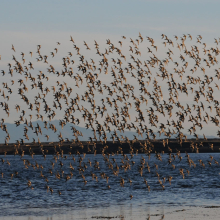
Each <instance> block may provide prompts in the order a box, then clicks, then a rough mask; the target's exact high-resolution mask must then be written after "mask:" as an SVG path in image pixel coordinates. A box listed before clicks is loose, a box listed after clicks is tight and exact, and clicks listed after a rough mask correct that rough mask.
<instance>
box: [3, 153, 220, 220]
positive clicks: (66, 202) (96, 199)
mask: <svg viewBox="0 0 220 220" xmlns="http://www.w3.org/2000/svg"><path fill="white" fill-rule="evenodd" d="M64 156H67V157H66V159H65V158H64V157H63V158H61V157H59V159H58V160H57V162H56V163H55V160H54V157H53V155H47V157H46V159H45V160H44V158H43V157H42V156H40V155H35V156H34V158H33V159H32V158H31V157H30V156H28V155H25V156H24V157H23V158H21V157H20V156H9V155H7V156H6V157H5V156H0V158H2V159H3V160H4V161H5V162H4V163H2V162H0V172H3V173H4V174H3V178H2V177H1V176H0V185H1V187H0V207H1V208H0V209H1V212H0V219H19V216H20V218H21V219H96V218H103V219H104V218H106V219H107V217H108V218H110V217H112V218H113V217H114V218H116V219H146V218H147V217H148V216H150V215H151V219H153V218H155V219H161V216H162V215H165V216H166V215H168V214H169V213H174V212H175V211H176V210H177V211H178V210H179V211H180V212H183V213H184V212H185V211H181V210H183V209H184V210H191V209H193V210H194V209H195V208H201V207H203V208H205V207H206V209H207V208H208V207H207V206H217V207H214V208H216V210H217V211H216V212H217V213H219V211H218V210H220V208H219V209H218V206H219V204H220V190H219V187H220V183H219V177H220V176H219V173H220V167H219V166H218V165H217V164H215V163H214V160H216V161H218V162H220V161H219V159H220V154H219V153H213V154H212V156H213V160H212V161H211V163H212V165H211V166H210V165H209V164H208V161H210V154H189V156H190V158H191V159H192V160H193V161H194V163H195V164H196V167H194V166H191V167H190V166H189V164H188V163H187V157H185V154H182V155H181V156H182V157H183V158H182V160H181V161H180V160H179V159H178V158H177V157H176V159H175V160H173V161H172V164H174V165H175V169H173V167H172V166H171V165H170V164H168V158H169V156H168V155H167V154H164V155H162V161H160V160H158V159H157V158H156V157H155V154H151V157H150V159H149V157H148V156H147V155H144V154H138V155H134V157H133V158H130V155H128V158H129V161H128V160H125V159H124V157H123V156H122V155H118V156H114V157H113V156H110V157H109V161H111V163H112V164H113V167H114V170H116V169H115V167H116V163H117V165H118V166H119V167H120V166H121V165H124V164H123V163H122V160H121V159H123V161H124V163H126V162H128V163H129V164H131V161H134V162H135V164H134V165H133V166H132V165H131V166H130V169H128V170H127V171H125V170H124V169H123V168H121V167H120V169H119V174H118V176H116V175H113V171H112V169H109V168H108V164H109V162H107V161H104V159H103V156H102V155H96V156H94V155H86V156H85V158H83V155H81V157H82V158H83V160H82V162H81V165H82V167H84V163H85V165H86V166H87V168H84V172H81V174H83V175H84V177H85V180H86V181H87V183H86V184H84V181H83V178H82V175H81V174H80V173H79V170H78V169H79V162H78V160H79V158H80V157H79V156H76V155H74V157H75V162H74V160H73V159H72V156H70V155H64ZM112 158H115V159H116V162H113V160H112ZM142 158H144V159H145V169H144V170H143V174H142V176H141V175H140V173H139V172H138V170H139V167H140V165H141V162H140V161H141V159H142ZM24 159H25V160H28V161H29V162H30V164H31V165H36V163H37V164H39V165H42V166H43V168H40V167H39V168H36V166H34V168H33V167H32V166H28V168H25V166H24V162H23V160H24ZM88 159H90V161H91V162H92V166H91V167H90V165H89V164H88ZM172 159H173V157H172ZM198 159H202V161H203V163H204V164H205V167H203V166H201V165H200V164H199V162H198ZM7 160H8V161H9V162H10V166H9V165H8V164H7ZM95 161H98V162H99V167H100V169H96V168H95V167H94V164H95ZM52 162H54V163H55V165H54V168H53V169H52V165H51V163H52ZM146 162H147V163H148V164H149V166H150V172H148V169H147V168H146ZM25 163H26V164H27V162H25ZM60 163H62V164H63V166H62V167H61V165H60ZM70 163H71V164H72V166H73V167H74V170H73V171H72V173H73V176H72V178H71V179H69V180H68V181H66V179H65V177H66V176H67V175H69V174H70V171H71V170H70V166H69V165H70ZM155 163H156V164H157V165H158V170H157V169H156V167H155ZM180 168H183V169H184V174H185V178H184V179H183V178H182V176H181V175H180V173H179V169H180ZM49 169H52V172H53V174H50V173H49ZM186 169H188V170H189V171H190V174H189V175H188V174H187V173H186ZM62 170H63V171H64V173H63V177H62V172H61V171H62ZM16 171H17V172H18V174H17V175H16V174H15V172H16ZM41 171H42V174H43V175H44V177H42V176H40V175H41ZM57 172H58V173H59V174H60V175H61V178H60V179H57V178H56V177H55V175H56V173H57ZM91 172H93V173H95V174H96V175H97V177H98V182H97V181H96V180H95V179H94V180H92V176H91ZM103 172H104V173H105V174H106V175H107V176H108V177H109V180H108V183H107V181H106V179H102V178H101V175H100V174H101V173H103ZM156 172H157V173H158V174H159V175H160V180H161V181H163V179H162V178H163V177H166V182H165V183H164V186H165V189H164V190H162V187H161V185H160V184H159V182H158V177H157V175H156ZM12 173H13V174H14V175H13V177H11V174H12ZM168 176H172V177H173V179H172V181H171V185H170V184H169V182H168V181H167V177H168ZM45 177H47V179H48V183H47V182H46V181H45ZM121 178H123V179H124V182H125V183H124V187H121V186H120V180H121ZM129 178H130V179H131V180H132V184H131V185H130V183H129V182H128V179H129ZM144 178H145V179H146V180H147V183H148V185H149V186H150V191H148V188H147V187H146V184H145V182H144ZM28 180H30V181H31V186H33V188H34V189H31V188H30V187H28V186H27V182H28ZM46 185H48V186H49V187H51V188H52V189H53V193H51V192H50V190H49V191H47V188H46ZM108 185H109V186H110V189H109V188H108V187H107V186H108ZM58 190H59V191H60V192H61V195H60V196H59V194H58ZM131 194H132V195H133V198H132V199H130V197H129V196H130V195H131ZM209 208H211V207H209ZM176 213H178V212H176ZM200 214H201V213H200Z"/></svg>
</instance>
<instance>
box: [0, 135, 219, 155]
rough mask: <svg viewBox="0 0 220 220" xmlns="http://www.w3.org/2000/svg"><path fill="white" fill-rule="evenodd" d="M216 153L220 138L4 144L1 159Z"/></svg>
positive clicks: (1, 149) (0, 147)
mask: <svg viewBox="0 0 220 220" xmlns="http://www.w3.org/2000/svg"><path fill="white" fill-rule="evenodd" d="M178 151H179V152H181V153H185V152H187V153H208V152H210V153H211V152H212V153H214V152H215V153H216V152H220V138H214V139H207V140H204V139H197V140H196V139H187V140H183V141H182V145H180V143H179V141H178V140H176V139H169V140H168V144H167V141H166V140H165V139H163V140H162V139H157V140H137V141H134V140H130V141H129V142H128V141H121V142H118V141H115V142H113V141H107V142H106V143H105V142H101V141H97V142H89V141H80V142H79V143H76V142H71V141H69V142H41V143H23V144H18V143H9V144H7V145H5V144H0V155H3V154H5V152H6V154H9V155H15V154H18V155H21V154H24V155H27V154H31V153H33V154H34V155H42V154H45V155H47V154H48V155H53V154H57V152H58V153H62V154H68V153H69V154H70V153H71V154H79V153H80V154H82V153H88V154H94V153H95V154H101V153H105V154H106V153H107V154H112V153H113V154H117V153H118V154H123V153H125V154H129V153H132V154H135V153H145V154H149V153H155V152H156V153H176V152H178Z"/></svg>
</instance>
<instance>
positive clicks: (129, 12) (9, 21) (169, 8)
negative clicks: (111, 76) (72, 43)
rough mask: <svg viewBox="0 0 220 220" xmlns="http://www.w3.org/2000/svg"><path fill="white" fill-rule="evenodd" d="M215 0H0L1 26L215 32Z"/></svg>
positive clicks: (45, 29) (122, 31) (113, 31)
mask: <svg viewBox="0 0 220 220" xmlns="http://www.w3.org/2000/svg"><path fill="white" fill-rule="evenodd" d="M219 7H220V2H219V1H213V0H212V1H202V0H200V1H199V0H192V1H172V0H170V1H166V0H160V1H159V0H154V1H153V0H152V1H147V0H139V1H131V0H120V1H116V0H112V1H105V0H104V1H103V0H94V1H84V0H82V1H65V0H64V1H58V0H53V1H29V0H26V1H25V0H21V1H17V0H10V1H1V9H0V12H1V14H0V18H1V21H0V25H1V30H5V31H15V32H16V31H25V32H27V33H33V32H69V33H74V32H77V33H82V34H86V33H91V32H92V33H97V34H99V33H105V34H110V35H111V34H114V35H119V36H120V35H122V34H124V35H127V34H128V35H134V34H135V33H138V32H139V31H142V32H143V34H144V35H147V34H150V35H155V36H156V35H157V34H158V35H159V34H160V33H161V32H164V33H166V34H169V33H170V34H183V33H186V32H187V33H188V32H190V33H191V34H192V35H193V34H204V35H208V34H210V33H216V35H218V34H219V28H218V27H219V20H220V19H219V18H220V16H219V12H218V10H219Z"/></svg>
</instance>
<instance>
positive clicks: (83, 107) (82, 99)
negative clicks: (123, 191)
mask: <svg viewBox="0 0 220 220" xmlns="http://www.w3.org/2000/svg"><path fill="white" fill-rule="evenodd" d="M161 41H162V45H159V44H156V43H155V41H154V39H153V38H151V37H146V38H145V37H143V36H142V35H141V34H140V33H139V36H138V37H137V38H136V39H131V38H130V39H128V38H126V37H125V36H122V38H121V39H120V40H119V41H118V42H116V43H114V44H113V43H112V42H111V40H110V39H107V41H106V45H107V48H104V49H103V48H102V47H101V46H99V44H98V43H97V42H96V41H94V45H93V47H94V50H95V52H96V54H95V55H94V57H93V58H91V59H86V55H83V54H81V51H82V50H83V49H84V50H85V51H90V50H92V49H91V48H92V45H88V43H86V42H85V41H84V45H83V47H84V48H83V49H80V48H79V46H78V45H77V44H76V43H75V41H74V39H73V37H72V36H71V37H70V43H71V46H70V47H69V48H70V49H69V50H70V51H69V52H68V53H67V54H66V55H65V56H63V57H62V58H61V64H62V68H61V66H60V65H59V64H57V63H58V62H57V60H56V62H54V64H53V59H55V58H56V56H58V54H59V50H60V47H61V45H62V43H60V42H57V44H56V47H55V48H54V49H53V51H51V52H50V55H44V54H42V52H41V50H42V46H41V45H37V48H36V49H37V50H36V52H35V51H34V52H33V51H29V52H28V54H26V53H24V52H17V50H16V47H15V46H14V45H12V48H11V50H12V53H13V55H12V61H11V62H10V63H8V65H7V66H8V67H7V68H8V69H7V70H6V69H5V70H1V73H2V76H1V79H2V88H1V89H0V93H1V96H0V107H1V117H2V119H1V129H2V131H3V132H4V134H5V146H7V145H9V142H10V138H11V137H10V134H9V131H8V130H7V125H6V124H5V123H6V122H7V117H9V118H10V117H11V116H13V117H15V115H16V114H15V113H16V112H17V114H18V115H19V116H18V119H17V120H15V122H14V123H15V125H16V127H18V129H20V128H19V127H23V129H24V134H23V137H21V138H20V139H19V140H17V142H16V143H14V144H13V146H14V148H15V155H16V154H19V153H18V150H19V149H21V148H22V145H24V143H26V142H31V141H32V140H31V139H30V138H29V136H30V133H31V132H32V135H36V137H37V138H38V140H37V139H36V138H33V141H32V142H33V143H34V144H38V145H39V146H40V148H41V151H42V154H43V156H44V157H45V158H46V152H45V151H44V149H43V145H42V143H41V138H40V137H42V136H43V137H45V138H46V139H47V141H54V145H55V140H50V137H49V135H48V134H43V133H42V128H41V126H40V125H39V123H37V126H36V127H35V126H33V123H32V122H33V120H42V122H43V124H44V128H46V129H47V130H48V129H51V130H52V131H53V132H55V133H57V137H58V143H56V144H58V146H59V149H60V150H58V148H57V149H56V150H55V155H54V161H53V162H52V167H51V168H50V173H51V174H54V175H55V177H56V178H58V179H60V178H62V177H63V178H65V179H66V181H68V180H69V179H71V178H72V176H73V175H72V170H73V167H72V165H71V163H70V167H69V168H70V174H68V175H61V174H60V173H58V172H53V171H52V169H53V167H54V163H59V164H60V166H61V167H62V161H59V156H61V157H62V158H65V157H67V156H65V155H63V154H62V144H63V143H64V142H65V141H68V142H71V143H74V144H78V145H79V146H82V148H83V144H82V142H81V141H80V137H82V136H83V134H82V132H80V131H78V130H77V128H76V125H81V126H84V127H86V128H87V129H91V130H92V131H93V136H92V137H90V138H89V140H88V141H87V143H88V144H89V145H92V146H93V150H94V151H95V146H96V143H97V141H100V142H102V143H103V158H104V160H105V162H106V164H107V165H108V167H109V168H110V169H112V171H113V174H114V175H118V173H119V170H120V169H123V170H127V169H131V167H132V160H131V158H133V156H134V154H135V153H136V152H135V150H134V149H133V148H132V144H133V143H134V142H138V141H139V138H140V137H142V138H143V137H144V139H145V142H144V144H143V143H141V144H142V146H143V147H144V148H145V149H146V151H147V152H148V153H147V154H148V156H150V153H151V150H150V148H149V146H151V143H150V141H151V139H155V138H156V137H157V135H156V133H158V134H159V136H161V135H162V136H163V137H165V138H164V145H166V146H168V145H169V138H171V137H173V136H175V137H176V138H177V140H178V141H179V143H180V145H181V144H182V141H183V140H184V139H186V138H187V135H186V134H184V132H185V131H186V132H189V133H190V134H192V135H194V137H195V138H196V139H198V138H199V136H198V133H197V130H199V131H200V130H202V129H203V127H206V126H210V127H211V128H212V129H213V130H215V131H216V135H217V136H219V137H220V130H218V129H219V117H220V108H219V98H218V93H219V79H220V68H218V67H217V64H218V61H217V56H218V55H219V53H220V50H219V49H218V43H220V39H214V42H213V44H212V47H208V46H207V45H206V43H205V42H203V41H202V36H201V35H198V36H197V37H196V38H195V43H194V44H193V38H192V36H191V35H190V34H188V35H185V34H184V35H183V36H181V37H177V36H175V37H174V39H170V38H168V36H166V35H164V34H162V35H161ZM187 42H188V43H189V45H190V46H189V47H187ZM127 45H128V47H127V51H126V52H125V53H123V51H122V48H123V47H125V46H127ZM141 50H144V51H141ZM85 53H87V52H85ZM157 53H158V55H157ZM176 53H177V54H178V55H175V54H176ZM34 54H37V58H36V61H37V62H35V61H33V59H34V58H33V55H34ZM164 54H165V57H164ZM18 56H19V58H18ZM161 56H162V57H163V58H162V59H160V58H159V57H161ZM3 59H4V57H3V56H1V61H0V63H1V62H2V60H3ZM28 59H29V60H30V61H27V60H28ZM42 66H46V70H45V71H42V70H39V68H40V67H42ZM216 94H217V95H216ZM17 96H18V98H16V100H15V99H14V97H17ZM10 100H13V101H10ZM11 109H12V110H11ZM10 112H12V114H11V113H10ZM14 112H15V113H14ZM61 114H63V115H61ZM4 115H6V117H4ZM56 117H58V118H59V121H60V123H59V124H60V127H59V128H57V127H56V126H54V125H53V120H55V119H56ZM67 123H70V124H71V130H72V137H73V138H72V140H69V138H65V134H63V133H62V128H63V127H64V126H65V125H66V124H67ZM186 127H187V130H184V129H186ZM128 130H132V131H135V132H136V135H134V139H133V140H130V139H129V138H128V137H127V136H125V135H123V133H124V132H125V131H128ZM119 132H120V133H119ZM108 133H110V134H111V140H112V141H113V142H116V143H118V144H119V145H120V144H121V143H122V142H123V143H124V142H126V143H129V144H130V158H129V157H128V156H127V155H125V154H123V151H122V150H120V151H119V152H118V153H122V154H123V159H122V161H121V163H122V165H121V166H118V164H117V163H116V162H115V161H114V158H112V162H111V161H110V160H109V154H108V155H106V154H105V149H106V148H107V147H108V146H107V134H108ZM11 135H13V134H11ZM203 136H204V137H203V138H204V139H205V140H206V139H207V138H206V136H205V134H203ZM201 144H202V142H201ZM210 147H211V148H212V147H213V145H210ZM119 149H120V148H119ZM198 151H199V146H196V149H195V152H198ZM21 152H22V153H21V154H20V156H21V158H23V156H24V151H21ZM85 153H86V152H85ZM115 153H116V152H115ZM6 154H7V152H5V155H6ZM30 155H31V156H32V157H34V152H33V149H31V147H30ZM69 156H71V151H70V152H69ZM84 157H85V155H84V156H83V155H82V156H81V155H79V158H78V165H77V167H78V171H79V173H80V175H81V177H82V180H83V182H84V184H86V183H87V181H86V178H85V176H84V175H83V172H84V170H85V169H86V167H87V165H86V163H83V162H82V161H83V158H84ZM156 157H157V159H158V160H161V154H160V153H156ZM175 157H178V158H179V159H180V160H181V158H182V156H181V155H180V152H178V151H177V153H176V155H175V154H174V153H172V152H170V158H169V161H168V162H169V164H172V160H173V159H175ZM72 158H73V160H74V156H72ZM187 158H188V164H189V166H191V165H192V166H196V164H195V163H194V161H192V160H191V158H190V157H189V155H188V154H187ZM1 160H2V164H3V163H5V162H6V163H7V164H8V165H9V166H10V162H9V161H8V160H7V161H5V160H4V159H3V158H2V159H1ZM212 161H213V157H212V156H211V157H210V161H209V163H210V164H209V165H211V163H212ZM23 163H24V167H25V168H26V169H27V168H28V167H30V166H32V167H33V168H39V164H38V163H37V162H36V163H35V164H31V163H30V162H29V161H28V160H26V159H25V160H24V159H23ZM114 163H115V164H114ZM199 163H200V164H201V165H203V166H205V164H204V163H203V161H199ZM88 164H89V165H90V166H93V167H94V169H99V162H98V161H96V162H95V163H94V164H91V161H88ZM215 164H216V165H218V161H217V160H215ZM155 167H157V164H155ZM144 168H147V169H148V170H149V172H150V166H149V165H148V164H147V162H146V161H145V159H144V157H143V158H142V159H141V164H140V166H139V169H138V171H139V173H140V175H142V172H143V169H144ZM173 169H175V166H174V165H173ZM179 173H180V175H181V176H182V178H184V177H185V175H186V174H189V170H186V171H185V170H183V169H182V168H181V169H180V170H179ZM1 175H2V178H3V176H4V172H3V171H2V173H1ZM14 175H18V173H12V174H11V178H13V176H14ZM91 175H92V177H93V178H94V179H98V177H97V176H96V175H95V174H91ZM100 175H101V177H102V178H105V179H106V181H107V183H108V178H109V176H107V175H105V173H101V174H100ZM41 177H42V178H45V181H46V180H47V177H46V176H44V175H43V174H41ZM167 180H168V181H169V182H170V184H171V180H172V176H169V177H167ZM144 181H145V184H146V186H147V188H148V189H149V191H150V186H149V185H148V183H147V180H144ZM165 181H166V178H165V177H163V179H161V177H160V175H159V174H158V182H159V184H160V185H161V188H162V189H164V182H165ZM128 182H129V183H130V184H132V180H130V179H129V180H128ZM124 184H125V180H124V179H123V178H121V179H120V186H122V187H123V186H124ZM27 186H28V187H29V188H32V189H33V187H32V184H31V180H28V181H27ZM108 187H109V188H110V186H109V185H108ZM46 188H47V190H48V191H50V192H51V193H53V189H52V188H51V187H49V184H48V185H47V187H46ZM58 193H59V195H61V192H60V191H58ZM132 197H133V196H132V195H130V198H131V199H132Z"/></svg>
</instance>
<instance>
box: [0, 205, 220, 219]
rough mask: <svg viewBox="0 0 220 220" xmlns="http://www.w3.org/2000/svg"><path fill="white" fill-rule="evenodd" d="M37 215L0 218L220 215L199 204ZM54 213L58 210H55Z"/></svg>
mask: <svg viewBox="0 0 220 220" xmlns="http://www.w3.org/2000/svg"><path fill="white" fill-rule="evenodd" d="M32 211H33V212H34V213H36V212H38V213H39V215H33V216H6V217H0V220H64V219H65V220H69V219H77V220H80V219H85V220H86V219H88V220H89V219H94V220H95V219H120V220H133V219H134V220H136V219H139V220H146V219H151V220H160V219H164V220H176V219H178V220H187V219H195V220H197V219H198V220H207V219H212V220H218V219H219V215H220V206H201V207H194V206H190V207H189V206H188V207H184V206H183V207H166V208H165V207H160V208H158V209H156V208H152V207H151V208H149V207H143V206H141V207H135V208H134V207H132V204H131V205H130V207H126V208H125V207H123V206H118V207H117V208H108V207H105V208H96V209H93V208H92V209H91V208H86V209H83V210H74V211H70V210H69V211H67V212H66V213H65V214H54V215H48V216H41V211H42V210H34V209H33V210H32ZM55 212H56V213H57V212H59V210H56V211H55Z"/></svg>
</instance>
